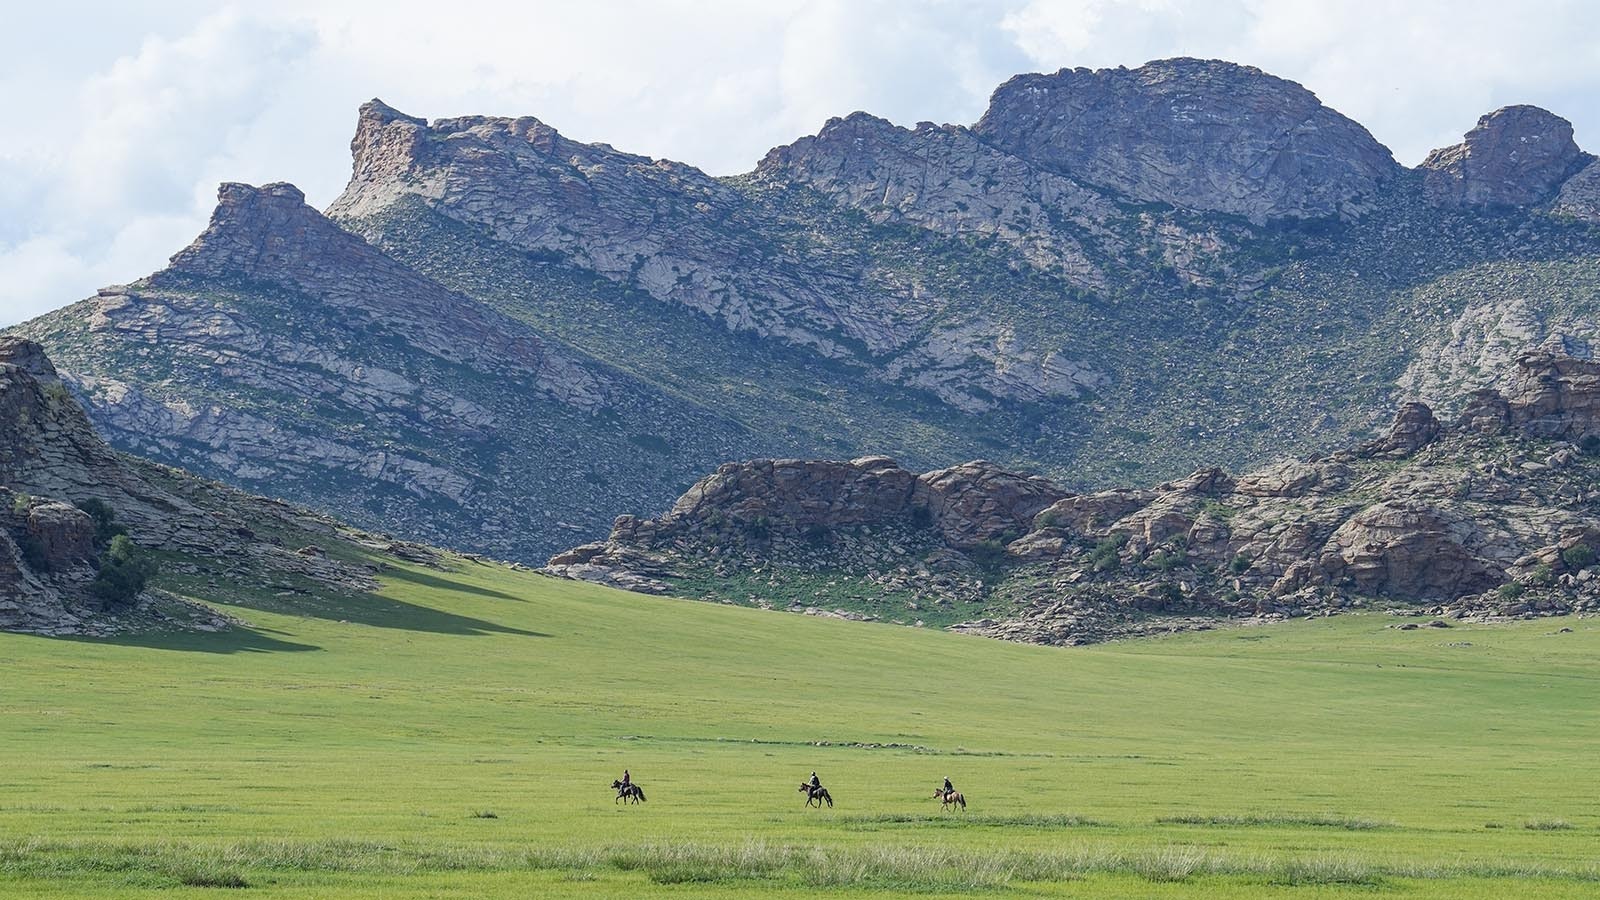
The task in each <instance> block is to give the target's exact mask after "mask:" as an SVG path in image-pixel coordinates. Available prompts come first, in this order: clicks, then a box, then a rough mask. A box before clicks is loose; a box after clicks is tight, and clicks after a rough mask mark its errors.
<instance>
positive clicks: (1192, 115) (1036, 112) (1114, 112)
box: [973, 59, 1400, 221]
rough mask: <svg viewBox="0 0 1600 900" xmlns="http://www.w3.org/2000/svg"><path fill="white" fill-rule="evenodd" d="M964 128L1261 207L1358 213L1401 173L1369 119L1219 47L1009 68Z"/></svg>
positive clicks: (1024, 151) (1034, 153)
mask: <svg viewBox="0 0 1600 900" xmlns="http://www.w3.org/2000/svg"><path fill="white" fill-rule="evenodd" d="M973 131H974V132H975V133H976V134H977V135H978V136H979V137H980V138H982V139H983V140H984V141H986V142H988V143H990V144H992V145H994V146H996V147H999V148H1000V149H1002V150H1005V151H1007V152H1009V153H1011V154H1013V155H1015V156H1018V157H1021V158H1023V159H1026V160H1029V161H1030V162H1033V163H1035V164H1037V165H1039V166H1042V167H1045V168H1048V169H1050V170H1052V171H1055V172H1058V173H1061V174H1064V175H1068V176H1070V177H1073V178H1076V179H1078V180H1081V181H1084V182H1088V183H1090V184H1095V185H1100V186H1103V187H1107V188H1111V189H1112V190H1115V191H1117V192H1119V193H1122V194H1126V195H1127V196H1129V197H1132V198H1134V199H1136V200H1143V201H1147V202H1156V203H1168V204H1171V205H1173V206H1179V207H1184V208H1187V209H1196V210H1206V211H1211V212H1223V213H1232V214H1235V215H1242V216H1246V217H1249V218H1252V219H1256V220H1263V221H1264V220H1266V219H1272V218H1281V217H1290V216H1292V217H1320V216H1328V215H1354V214H1357V213H1359V212H1361V211H1362V210H1363V209H1365V208H1367V206H1368V204H1370V203H1371V201H1372V199H1373V196H1374V194H1376V193H1377V191H1378V190H1379V189H1380V187H1381V186H1382V185H1383V184H1384V183H1385V182H1386V181H1388V180H1389V179H1391V178H1393V177H1395V176H1397V175H1398V174H1399V173H1400V167H1399V165H1398V164H1396V163H1395V161H1394V158H1393V156H1391V155H1390V153H1389V151H1388V150H1387V149H1386V148H1385V147H1384V146H1383V145H1382V144H1379V143H1378V142H1377V141H1376V140H1375V139H1373V137H1372V135H1371V134H1369V133H1368V132H1367V130H1366V129H1365V128H1362V127H1361V126H1360V125H1358V124H1356V123H1355V122H1353V121H1351V120H1350V119H1347V118H1345V117H1344V116H1342V115H1340V114H1339V113H1337V112H1335V111H1334V110H1331V109H1329V108H1328V107H1326V106H1323V105H1322V103H1321V102H1320V101H1318V100H1317V98H1316V95H1314V94H1312V93H1311V92H1310V91H1308V90H1306V89H1305V88H1303V87H1301V86H1300V85H1298V84H1295V83H1294V82H1291V81H1285V80H1283V79H1281V78H1275V77H1273V76H1271V75H1268V74H1266V73H1265V72H1262V71H1261V70H1259V69H1255V68H1251V67H1249V66H1240V65H1235V64H1233V63H1228V62H1222V61H1218V60H1199V59H1169V60H1160V61H1157V62H1152V63H1149V64H1147V65H1145V66H1142V67H1140V68H1137V69H1123V68H1117V69H1098V70H1090V69H1062V70H1061V71H1059V72H1056V73H1055V74H1053V75H1018V76H1017V77H1015V78H1013V79H1011V80H1010V81H1008V82H1006V83H1005V84H1003V85H1001V86H1000V87H999V89H997V90H996V91H995V93H994V97H993V98H992V99H991V100H990V101H989V109H988V111H987V112H985V113H984V115H983V118H982V119H980V120H979V121H978V124H977V125H976V126H974V128H973Z"/></svg>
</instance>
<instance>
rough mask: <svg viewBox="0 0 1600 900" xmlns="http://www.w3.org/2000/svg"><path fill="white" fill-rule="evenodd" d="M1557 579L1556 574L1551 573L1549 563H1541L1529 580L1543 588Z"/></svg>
mask: <svg viewBox="0 0 1600 900" xmlns="http://www.w3.org/2000/svg"><path fill="white" fill-rule="evenodd" d="M1555 577H1556V576H1555V572H1553V571H1551V569H1550V566H1549V564H1548V563H1540V564H1539V565H1537V566H1535V567H1534V569H1533V572H1532V573H1531V574H1529V576H1528V580H1529V581H1531V582H1533V583H1534V584H1536V585H1539V586H1541V587H1542V586H1544V585H1547V584H1549V583H1550V582H1552V581H1554V580H1555Z"/></svg>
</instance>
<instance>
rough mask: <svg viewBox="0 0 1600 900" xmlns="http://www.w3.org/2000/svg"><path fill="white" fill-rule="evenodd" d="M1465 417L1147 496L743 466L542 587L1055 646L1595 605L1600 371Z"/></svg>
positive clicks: (1562, 370) (1521, 372) (1207, 476)
mask: <svg viewBox="0 0 1600 900" xmlns="http://www.w3.org/2000/svg"><path fill="white" fill-rule="evenodd" d="M1464 406H1465V412H1464V413H1463V414H1462V416H1461V417H1460V420H1459V421H1458V422H1457V423H1456V424H1453V425H1449V426H1446V425H1444V424H1441V423H1440V422H1439V421H1438V419H1437V418H1436V417H1435V416H1434V414H1433V411H1432V410H1431V409H1429V408H1428V407H1427V406H1426V405H1424V404H1420V403H1411V404H1407V405H1405V406H1404V407H1402V408H1401V410H1400V411H1399V413H1398V414H1397V415H1396V417H1395V420H1394V423H1393V425H1392V426H1391V427H1390V429H1389V431H1388V433H1387V434H1386V435H1384V436H1383V437H1381V438H1378V439H1375V440H1372V441H1369V442H1367V443H1365V444H1362V445H1360V446H1358V447H1356V448H1354V449H1350V450H1345V451H1340V452H1337V453H1333V454H1329V455H1326V456H1316V457H1310V458H1306V459H1298V460H1288V461H1284V462H1281V463H1278V464H1275V465H1272V466H1269V467H1267V468H1264V469H1260V470H1257V471H1254V472H1251V473H1249V474H1246V475H1242V476H1237V477H1236V476H1232V475H1229V474H1228V473H1226V472H1225V471H1223V470H1221V469H1217V468H1207V469H1201V470H1199V471H1197V472H1195V473H1194V474H1192V475H1190V476H1189V477H1187V478H1183V479H1179V480H1176V481H1171V482H1167V483H1164V484H1161V485H1158V486H1155V487H1153V488H1148V489H1131V488H1122V489H1113V490H1105V491H1096V492H1090V493H1074V492H1069V491H1067V490H1065V489H1063V488H1060V487H1058V486H1056V485H1054V484H1052V483H1051V482H1049V481H1047V480H1045V479H1040V478H1029V477H1025V476H1022V475H1018V474H1014V473H1011V472H1007V471H1005V470H1003V469H1001V468H999V467H996V466H994V465H993V464H991V463H986V462H981V461H980V462H974V463H968V464H965V465H962V466H957V467H954V468H952V469H946V470H942V471H938V472H930V473H927V474H924V475H920V476H919V475H915V474H913V473H911V472H908V471H906V470H905V469H903V468H901V467H899V466H898V465H896V464H895V463H894V462H892V461H890V460H887V459H884V458H881V457H869V458H863V459H858V460H855V461H853V462H849V463H842V462H825V461H814V462H813V461H801V460H756V461H754V462H750V463H740V464H730V465H725V466H723V467H721V468H720V469H719V470H718V471H717V472H716V473H715V474H714V475H712V476H709V477H708V478H706V479H704V480H702V481H701V482H700V483H698V484H697V485H695V487H694V488H692V489H691V490H690V491H689V492H688V493H686V494H685V495H684V496H683V498H682V499H680V500H679V502H678V503H677V504H676V505H674V506H673V508H672V509H671V510H670V511H669V512H668V513H667V514H665V515H664V516H662V517H660V518H659V519H648V520H640V519H636V518H634V517H631V516H623V517H622V518H620V519H618V520H617V522H616V524H615V526H614V528H613V530H612V534H611V537H610V538H609V539H608V540H607V541H605V542H601V543H597V544H590V545H585V546H583V547H578V548H576V549H574V550H571V551H568V552H566V553H562V554H558V555H557V556H556V557H554V558H553V559H551V561H550V566H549V568H550V570H551V571H552V572H554V573H557V574H563V575H567V576H569V577H575V578H584V579H589V580H595V581H601V582H604V583H609V584H615V585H618V586H622V587H628V588H633V589H642V590H651V591H658V592H665V591H686V590H687V591H690V592H703V593H704V595H705V596H708V597H709V598H713V599H720V600H731V601H735V602H750V603H755V604H758V605H769V606H770V605H786V604H784V603H782V602H781V600H782V599H783V598H785V597H788V596H789V593H787V586H788V585H801V586H802V588H801V590H802V591H805V590H811V591H814V592H815V593H814V594H812V596H811V597H809V598H808V599H807V600H802V601H800V602H795V603H791V604H788V605H794V606H797V607H800V608H810V609H813V610H815V609H823V610H830V609H831V610H837V611H839V612H840V613H841V614H846V615H868V616H872V617H876V618H885V619H890V620H897V621H912V620H927V619H932V620H934V621H935V623H936V624H947V625H950V626H951V627H954V628H957V629H959V630H966V631H973V632H977V633H982V634H989V635H994V636H999V637H1006V638H1013V639H1020V640H1030V641H1043V642H1051V643H1060V642H1065V643H1077V642H1083V641H1090V640H1097V639H1103V638H1106V637H1112V636H1116V635H1120V634H1131V633H1143V632H1147V631H1151V630H1166V629H1171V628H1184V627H1205V626H1206V625H1207V624H1208V623H1209V622H1211V621H1215V620H1217V619H1221V618H1228V617H1268V618H1271V617H1283V616H1288V615H1303V614H1307V613H1314V612H1326V611H1333V610H1338V609H1342V608H1348V607H1353V606H1364V605H1385V604H1398V605H1399V608H1401V609H1411V610H1418V609H1421V610H1427V611H1430V612H1432V613H1434V614H1453V615H1458V616H1465V615H1533V614H1546V613H1556V612H1570V611H1572V610H1574V609H1592V608H1600V579H1597V578H1596V577H1595V576H1596V571H1595V570H1592V569H1591V568H1590V566H1591V565H1592V564H1593V563H1594V562H1595V561H1596V559H1597V553H1600V462H1597V461H1596V460H1597V456H1600V364H1597V363H1594V362H1588V361H1583V360H1576V359H1572V358H1570V357H1562V356H1558V355H1554V354H1550V353H1529V354H1525V355H1524V356H1522V357H1521V358H1520V359H1519V360H1518V361H1517V364H1516V371H1515V373H1514V375H1513V377H1512V379H1511V381H1510V387H1509V388H1508V389H1507V390H1506V391H1504V392H1500V391H1495V390H1486V391H1480V392H1478V393H1477V394H1475V395H1474V396H1473V397H1471V398H1470V399H1469V400H1468V401H1467V402H1466V403H1465V404H1464ZM775 601H779V602H775Z"/></svg>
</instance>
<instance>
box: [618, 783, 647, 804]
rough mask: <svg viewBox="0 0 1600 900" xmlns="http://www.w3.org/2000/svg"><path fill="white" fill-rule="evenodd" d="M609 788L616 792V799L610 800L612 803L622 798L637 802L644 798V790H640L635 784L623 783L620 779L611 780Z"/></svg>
mask: <svg viewBox="0 0 1600 900" xmlns="http://www.w3.org/2000/svg"><path fill="white" fill-rule="evenodd" d="M611 789H612V790H613V791H616V792H617V799H616V800H613V801H611V802H612V803H618V802H620V801H623V800H627V801H629V802H632V803H638V802H639V801H641V800H644V799H645V796H644V791H642V790H640V789H639V786H638V785H637V784H623V783H622V782H621V781H617V780H613V781H612V782H611Z"/></svg>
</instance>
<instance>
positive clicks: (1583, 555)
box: [1561, 544, 1594, 572]
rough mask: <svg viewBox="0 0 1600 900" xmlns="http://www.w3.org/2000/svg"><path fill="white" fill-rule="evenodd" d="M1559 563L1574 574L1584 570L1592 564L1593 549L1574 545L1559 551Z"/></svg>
mask: <svg viewBox="0 0 1600 900" xmlns="http://www.w3.org/2000/svg"><path fill="white" fill-rule="evenodd" d="M1561 561H1562V562H1564V563H1566V564H1567V568H1569V569H1571V570H1572V571H1574V572H1577V571H1579V570H1582V569H1586V568H1588V567H1589V565H1590V564H1591V563H1593V562H1594V548H1593V547H1591V546H1589V545H1588V544H1574V545H1573V546H1571V547H1568V548H1567V549H1565V550H1563V551H1561Z"/></svg>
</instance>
